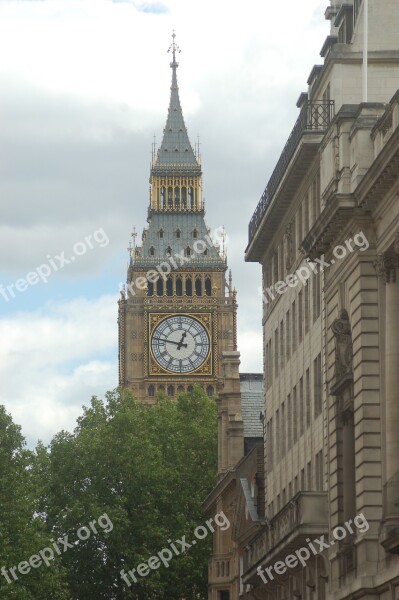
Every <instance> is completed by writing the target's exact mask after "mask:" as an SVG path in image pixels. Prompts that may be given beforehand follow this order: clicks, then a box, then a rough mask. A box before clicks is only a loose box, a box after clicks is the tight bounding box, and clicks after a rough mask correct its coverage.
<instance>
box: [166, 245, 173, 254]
mask: <svg viewBox="0 0 399 600" xmlns="http://www.w3.org/2000/svg"><path fill="white" fill-rule="evenodd" d="M166 256H172V248H171V247H170V246H168V247H167V248H166Z"/></svg>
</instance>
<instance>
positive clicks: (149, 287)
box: [147, 281, 154, 296]
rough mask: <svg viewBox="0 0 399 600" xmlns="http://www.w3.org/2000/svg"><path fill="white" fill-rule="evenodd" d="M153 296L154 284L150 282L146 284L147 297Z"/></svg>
mask: <svg viewBox="0 0 399 600" xmlns="http://www.w3.org/2000/svg"><path fill="white" fill-rule="evenodd" d="M153 295H154V284H153V283H152V281H149V282H148V285H147V296H153Z"/></svg>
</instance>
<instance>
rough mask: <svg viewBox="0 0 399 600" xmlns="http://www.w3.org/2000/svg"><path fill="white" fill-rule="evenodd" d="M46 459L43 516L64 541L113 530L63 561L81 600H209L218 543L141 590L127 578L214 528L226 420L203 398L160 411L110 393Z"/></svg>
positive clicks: (154, 574) (152, 577)
mask: <svg viewBox="0 0 399 600" xmlns="http://www.w3.org/2000/svg"><path fill="white" fill-rule="evenodd" d="M41 458H42V465H43V469H42V470H43V473H45V475H43V477H42V480H45V481H46V485H45V488H44V489H43V490H42V492H41V500H40V501H41V503H42V508H41V511H42V512H43V513H45V514H47V523H48V526H49V527H50V528H51V530H52V531H53V533H54V535H55V536H59V537H62V536H64V535H68V536H69V540H76V539H77V530H78V529H79V528H80V527H82V526H86V527H87V526H88V525H89V523H90V521H92V520H96V519H98V518H99V517H100V516H101V515H104V514H106V515H107V516H108V517H109V519H110V520H111V521H112V524H113V529H112V531H108V532H107V531H105V530H101V529H99V530H98V533H97V534H96V535H94V533H93V534H92V535H91V536H90V537H89V538H88V539H87V540H85V541H79V543H78V544H76V546H75V547H74V548H73V549H70V550H68V551H67V552H66V553H65V554H63V555H62V557H61V558H62V563H63V565H64V566H65V568H66V569H67V572H68V582H69V586H70V589H71V596H72V598H73V599H74V600H91V599H93V600H94V599H96V600H100V599H104V600H105V599H107V600H110V599H115V600H127V599H135V600H172V599H176V600H178V599H180V598H185V599H186V600H191V599H192V600H194V599H195V600H199V599H205V598H206V597H207V592H206V590H207V560H208V556H209V547H210V542H211V534H210V533H209V535H208V536H207V538H206V539H203V540H201V541H200V540H196V544H195V545H193V546H192V547H191V548H190V549H189V550H188V551H186V552H184V553H182V554H181V555H179V556H175V557H174V558H173V559H172V560H171V561H170V564H169V567H168V568H166V567H164V566H162V565H161V566H160V567H159V568H158V569H157V570H152V571H150V573H149V574H148V575H147V576H145V577H139V576H137V575H136V577H137V582H136V583H135V582H133V581H132V580H131V578H130V577H129V580H130V581H131V583H132V585H131V587H129V586H128V585H127V584H126V583H125V582H124V581H123V579H122V578H121V575H120V572H121V570H122V569H124V570H125V572H126V573H127V572H128V571H129V570H132V569H134V568H137V567H138V565H140V564H141V563H143V562H147V561H148V559H149V558H150V557H151V556H156V555H157V553H158V552H160V551H161V550H162V549H164V548H168V547H170V543H171V542H174V541H175V540H177V539H181V538H182V536H184V535H185V536H186V540H187V541H188V542H190V541H191V540H192V539H193V537H194V536H193V534H194V530H195V528H196V527H197V526H199V525H204V523H205V517H204V515H203V514H202V512H201V508H200V507H201V502H202V501H203V499H204V498H205V496H206V495H207V494H208V493H209V491H210V490H211V489H212V486H213V483H214V477H215V475H216V461H217V418H216V407H215V403H214V401H213V400H210V399H209V398H208V397H207V396H206V395H205V394H204V393H203V392H202V391H201V390H200V388H198V387H196V388H195V390H194V392H192V393H190V394H183V395H180V396H179V398H178V399H177V400H176V401H171V400H169V399H167V398H164V397H159V398H158V401H157V403H156V404H155V405H154V406H151V407H150V406H144V405H142V404H140V403H138V402H137V401H136V400H135V399H134V398H133V397H132V396H131V394H130V393H128V392H126V391H124V392H121V391H114V392H109V393H108V394H107V396H106V402H103V401H101V400H99V399H97V398H92V401H91V405H90V407H88V408H84V411H83V415H82V416H81V417H80V418H79V419H78V423H77V427H76V429H75V431H74V433H73V434H69V433H66V432H61V433H59V434H58V435H57V436H55V438H54V439H53V441H52V443H51V447H50V452H49V454H48V456H47V458H46V457H44V456H42V457H41ZM46 461H48V462H47V463H46ZM168 540H170V541H171V542H169V541H168ZM177 548H180V546H179V544H177Z"/></svg>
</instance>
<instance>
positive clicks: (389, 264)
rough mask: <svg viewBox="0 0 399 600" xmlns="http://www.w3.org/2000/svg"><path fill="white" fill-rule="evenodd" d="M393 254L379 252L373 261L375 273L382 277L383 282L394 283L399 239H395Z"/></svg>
mask: <svg viewBox="0 0 399 600" xmlns="http://www.w3.org/2000/svg"><path fill="white" fill-rule="evenodd" d="M394 249H395V254H388V253H385V254H379V255H378V256H377V260H375V261H374V268H375V270H376V271H377V275H378V276H379V277H382V279H383V281H384V283H395V281H396V270H397V269H398V268H399V253H398V252H399V241H398V240H395V245H394Z"/></svg>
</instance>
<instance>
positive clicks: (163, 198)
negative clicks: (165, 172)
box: [160, 185, 166, 208]
mask: <svg viewBox="0 0 399 600" xmlns="http://www.w3.org/2000/svg"><path fill="white" fill-rule="evenodd" d="M165 203H166V189H165V186H164V185H163V186H162V187H161V195H160V206H161V208H165Z"/></svg>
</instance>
